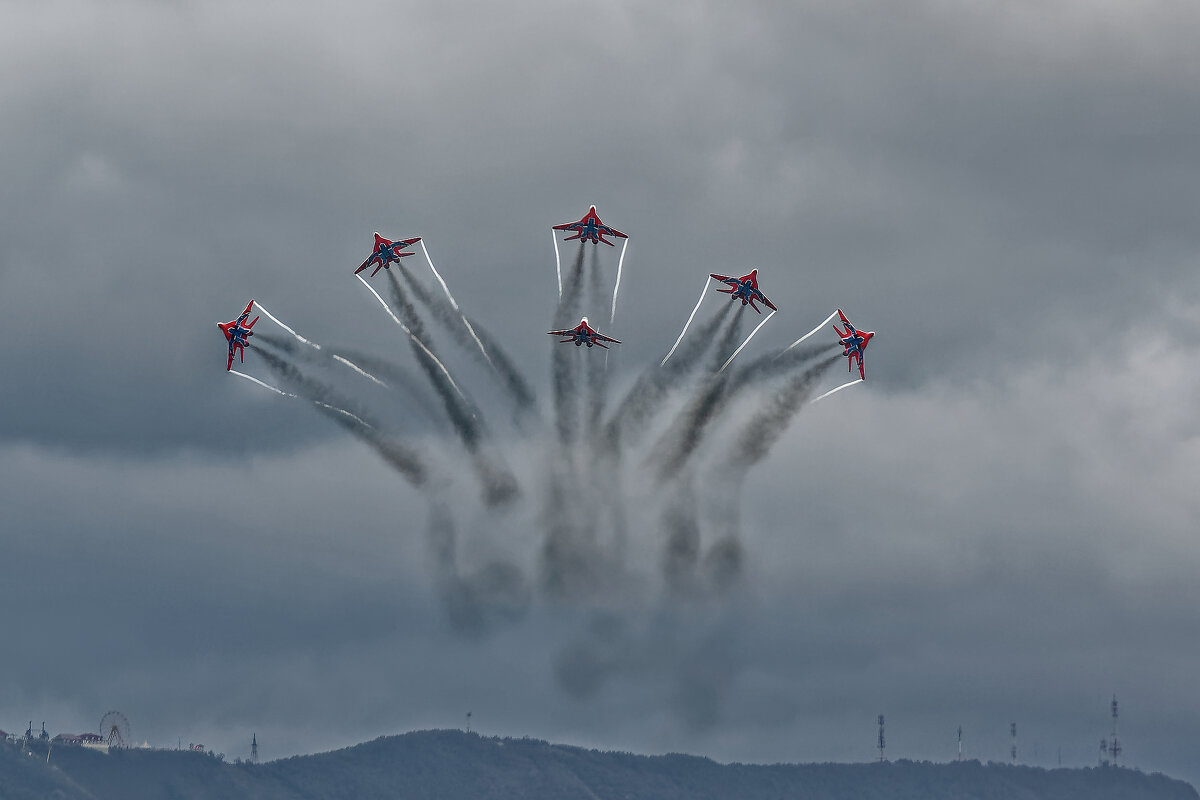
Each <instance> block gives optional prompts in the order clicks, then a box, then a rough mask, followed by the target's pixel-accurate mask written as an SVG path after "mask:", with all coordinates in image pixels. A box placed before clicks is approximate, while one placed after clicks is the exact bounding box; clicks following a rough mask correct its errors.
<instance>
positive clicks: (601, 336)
mask: <svg viewBox="0 0 1200 800" xmlns="http://www.w3.org/2000/svg"><path fill="white" fill-rule="evenodd" d="M600 342H612V343H613V344H620V343H621V340H620V339H614V338H612V337H611V336H605V335H604V334H603V333H597V334H596V344H600Z"/></svg>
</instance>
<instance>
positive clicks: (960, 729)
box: [958, 725, 962, 761]
mask: <svg viewBox="0 0 1200 800" xmlns="http://www.w3.org/2000/svg"><path fill="white" fill-rule="evenodd" d="M958 760H959V761H962V725H959V726H958Z"/></svg>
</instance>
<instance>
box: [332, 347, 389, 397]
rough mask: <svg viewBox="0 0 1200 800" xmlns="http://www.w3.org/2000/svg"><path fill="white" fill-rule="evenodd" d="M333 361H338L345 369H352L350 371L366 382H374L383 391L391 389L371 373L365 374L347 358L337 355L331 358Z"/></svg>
mask: <svg viewBox="0 0 1200 800" xmlns="http://www.w3.org/2000/svg"><path fill="white" fill-rule="evenodd" d="M333 360H334V361H340V362H341V363H343V364H345V365H346V366H347V367H349V368H350V369H352V370H354V371H355V372H357V373H358V374H359V375H362V376H363V377H364V378H366V379H367V380H369V381H374V382H375V383H376V384H377V385H379V386H382V387H383V388H385V389H388V388H391V387H389V386H388V385H387V384H386V383H384V382H383V381H381V380H379V378H376V377H375V376H374V375H372V374H371V373H369V372H367V371H366V370H365V369H363V368H362V367H360V366H359V365H358V364H355V363H354V362H353V361H351V360H350V359H348V358H342V357H341V356H339V355H336V354H335V355H334V356H333Z"/></svg>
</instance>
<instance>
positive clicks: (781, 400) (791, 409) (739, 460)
mask: <svg viewBox="0 0 1200 800" xmlns="http://www.w3.org/2000/svg"><path fill="white" fill-rule="evenodd" d="M839 359H841V356H840V355H835V356H830V357H829V358H827V359H825V360H824V361H821V362H819V363H817V364H816V365H814V366H812V367H809V368H808V369H806V370H805V371H804V372H802V373H800V374H799V375H797V376H795V377H794V378H792V379H791V380H790V381H788V383H787V385H785V386H784V387H783V388H781V389H780V390H779V391H777V392H775V393H774V394H773V395H771V396H770V397H769V398H768V399H767V402H766V404H765V406H764V407H763V408H762V409H760V410H759V412H758V413H757V414H755V415H754V417H753V418H751V420H750V422H749V423H747V424H746V427H745V428H743V429H742V432H741V434H740V435H739V436H738V437H737V441H736V443H735V445H734V447H733V451H732V453H731V454H730V457H729V463H730V464H731V465H732V466H733V467H734V468H735V469H737V470H739V471H741V472H742V473H743V474H744V473H745V472H746V470H748V469H749V468H750V467H752V466H754V465H755V464H757V463H758V462H759V461H761V460H762V459H763V458H765V457H766V455H767V453H769V452H770V450H771V446H772V445H773V444H775V442H776V441H778V439H779V437H780V436H782V435H783V432H784V431H785V430H787V426H788V423H790V422H791V421H792V417H794V416H795V415H796V412H798V411H799V410H800V408H801V407H802V406H803V405H804V401H805V400H806V399H807V398H808V396H809V394H811V393H812V387H813V385H814V384H815V383H816V381H817V379H818V378H820V377H821V375H822V373H824V372H825V370H827V369H829V367H831V366H833V365H834V364H836V363H837V362H838V360H839Z"/></svg>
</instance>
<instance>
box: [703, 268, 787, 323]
mask: <svg viewBox="0 0 1200 800" xmlns="http://www.w3.org/2000/svg"><path fill="white" fill-rule="evenodd" d="M709 277H710V278H714V279H716V280H718V281H720V282H721V283H727V284H729V287H730V288H728V289H717V291H718V292H725V293H726V294H728V295H729V299H730V300H741V301H742V305H746V304H749V305H750V307H751V308H753V309H754V310H755V311H757V312H758V313H759V314H761V313H762V312H761V311H759V310H758V306H756V305H754V301H755V300H759V301H761V302H762V304H763V305H764V306H766V307H767V308H769V309H771V310H772V311H778V310H779V309H777V308H776V307H775V304H774V303H772V302H771V301H770V300H768V299H767V296H766V295H765V294H763V293H762V292H760V291H759V290H758V270H756V269H752V270H750V274H749V275H743V276H742V277H740V278H731V277H730V276H728V275H718V274H717V273H715V272H710V273H709Z"/></svg>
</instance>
